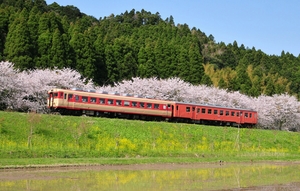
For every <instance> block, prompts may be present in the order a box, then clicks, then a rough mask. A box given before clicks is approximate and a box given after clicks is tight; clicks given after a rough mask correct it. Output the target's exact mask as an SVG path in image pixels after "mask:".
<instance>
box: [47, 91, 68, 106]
mask: <svg viewBox="0 0 300 191" xmlns="http://www.w3.org/2000/svg"><path fill="white" fill-rule="evenodd" d="M63 98H64V92H63V91H62V90H61V89H52V90H50V91H48V99H47V107H48V108H49V109H50V110H51V111H56V110H57V109H58V108H60V107H62V106H63V104H62V102H63Z"/></svg>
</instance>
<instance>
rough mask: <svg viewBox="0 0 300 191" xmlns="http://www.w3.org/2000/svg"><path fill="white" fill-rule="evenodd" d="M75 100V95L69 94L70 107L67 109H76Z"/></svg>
mask: <svg viewBox="0 0 300 191" xmlns="http://www.w3.org/2000/svg"><path fill="white" fill-rule="evenodd" d="M74 99H75V96H74V95H73V94H68V100H67V102H68V105H67V107H69V108H71V109H73V108H74V103H75V100H74Z"/></svg>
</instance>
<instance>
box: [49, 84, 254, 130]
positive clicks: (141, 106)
mask: <svg viewBox="0 0 300 191" xmlns="http://www.w3.org/2000/svg"><path fill="white" fill-rule="evenodd" d="M48 94H49V98H48V102H47V105H48V108H50V109H51V110H52V111H55V112H59V113H60V114H67V115H90V116H109V117H124V118H133V119H144V120H145V119H147V120H168V121H177V122H187V123H200V124H211V125H231V126H235V125H241V126H253V125H255V124H256V123H257V112H256V111H253V110H249V109H238V108H228V107H220V106H215V105H205V104H193V103H181V102H174V101H165V100H156V99H148V98H142V97H139V96H128V95H118V94H107V93H96V92H94V91H82V90H78V89H71V90H69V89H52V90H50V91H49V92H48Z"/></svg>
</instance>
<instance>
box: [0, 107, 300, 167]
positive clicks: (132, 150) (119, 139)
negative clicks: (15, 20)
mask: <svg viewBox="0 0 300 191" xmlns="http://www.w3.org/2000/svg"><path fill="white" fill-rule="evenodd" d="M299 142H300V135H299V133H294V132H286V131H271V130H258V129H239V128H232V127H216V126H204V125H196V124H183V123H167V122H148V121H147V122H146V121H137V120H123V119H108V118H93V117H72V116H59V115H40V114H34V113H30V114H28V113H17V112H2V111H0V168H5V167H7V166H34V165H36V166H39V165H45V166H47V165H91V164H92V165H94V164H133V163H134V164H136V163H166V162H168V163H170V162H176V163H192V162H216V161H219V160H222V161H228V162H234V161H261V160H281V161H287V160H293V161H294V160H297V159H299V157H300V147H299Z"/></svg>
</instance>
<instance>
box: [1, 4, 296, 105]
mask: <svg viewBox="0 0 300 191" xmlns="http://www.w3.org/2000/svg"><path fill="white" fill-rule="evenodd" d="M0 3H1V4H0V5H1V6H0V60H1V61H9V62H12V63H14V66H15V67H16V68H17V69H20V70H28V69H46V68H58V69H63V68H71V69H74V70H76V71H78V72H79V73H80V74H81V75H82V76H84V77H85V78H87V79H91V80H93V82H94V83H95V84H98V85H111V84H114V83H117V82H121V81H123V80H130V79H132V78H134V77H140V78H150V77H156V78H158V79H168V78H172V77H178V78H180V79H182V80H184V81H186V82H188V83H191V84H193V85H199V84H203V85H208V86H210V85H212V86H214V87H219V88H222V89H227V90H228V91H239V92H241V93H243V94H245V95H248V96H253V97H257V96H259V95H262V94H263V95H274V94H281V93H286V92H287V93H288V94H290V95H295V96H296V97H297V98H298V99H299V98H300V93H299V87H300V70H299V67H300V56H299V55H298V56H297V57H296V56H295V55H293V54H290V53H289V52H285V51H282V53H281V55H280V56H278V55H267V54H265V53H264V52H263V51H262V50H256V49H255V47H252V48H249V47H245V46H244V45H243V44H240V45H239V43H238V42H236V41H234V42H232V43H230V44H225V43H223V42H215V40H214V37H213V35H206V34H205V33H204V32H202V31H201V30H200V29H198V28H195V27H190V26H188V25H187V24H175V21H174V18H173V17H172V16H170V17H168V18H161V16H160V14H159V13H158V12H157V13H151V12H148V11H146V10H140V11H137V10H135V9H132V10H129V11H125V12H124V13H121V14H118V15H117V14H116V15H114V14H111V15H109V16H104V17H103V18H102V17H101V18H95V17H92V16H89V15H86V14H85V13H82V12H80V10H79V9H78V8H77V7H74V6H72V5H69V6H60V5H58V4H57V3H52V4H50V5H47V3H46V1H44V0H0Z"/></svg>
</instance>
